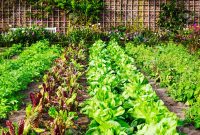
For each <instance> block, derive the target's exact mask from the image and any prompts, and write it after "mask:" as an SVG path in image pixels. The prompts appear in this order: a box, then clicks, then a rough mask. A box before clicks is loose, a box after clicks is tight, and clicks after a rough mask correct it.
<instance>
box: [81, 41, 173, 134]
mask: <svg viewBox="0 0 200 135" xmlns="http://www.w3.org/2000/svg"><path fill="white" fill-rule="evenodd" d="M133 63H134V60H133V59H132V58H130V57H129V56H128V55H126V54H125V52H124V50H123V49H122V48H121V47H120V46H119V45H118V43H117V42H115V41H114V40H112V41H110V43H109V44H108V46H107V47H106V45H105V43H103V42H102V41H97V42H96V43H95V44H94V45H93V46H92V47H91V48H90V61H89V67H88V72H87V78H88V84H89V88H88V90H89V92H90V95H91V96H92V97H91V98H90V99H89V100H87V101H85V102H84V104H82V106H84V108H83V109H82V112H84V113H85V114H87V115H88V116H89V118H90V119H91V120H92V121H91V124H90V128H89V130H88V131H87V134H92V135H100V134H109V135H114V134H121V135H124V134H134V133H137V132H138V131H139V130H141V132H140V131H139V132H140V133H142V132H143V131H150V130H151V129H150V128H152V125H155V126H157V127H155V128H154V129H155V130H154V129H153V131H151V132H152V133H155V134H158V135H160V133H163V134H165V133H167V132H168V131H166V129H167V128H169V129H170V131H169V133H170V134H176V117H175V116H174V114H172V113H170V112H169V111H168V110H167V108H166V107H165V106H164V105H163V103H162V101H160V100H158V97H157V96H156V94H155V92H153V90H152V88H151V87H150V85H148V84H147V80H146V79H145V78H144V76H143V75H142V74H141V73H140V72H138V71H137V69H136V67H135V66H134V65H133ZM168 117H169V119H170V120H171V121H167V122H166V123H164V122H160V121H162V120H164V119H166V118H168ZM164 121H165V120H164ZM170 122H171V123H175V124H174V125H173V126H171V127H166V128H165V125H166V124H168V125H170ZM139 132H138V134H139Z"/></svg>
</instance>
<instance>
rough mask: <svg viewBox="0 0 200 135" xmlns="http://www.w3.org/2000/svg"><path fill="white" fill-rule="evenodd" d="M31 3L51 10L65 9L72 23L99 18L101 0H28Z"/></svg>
mask: <svg viewBox="0 0 200 135" xmlns="http://www.w3.org/2000/svg"><path fill="white" fill-rule="evenodd" d="M29 2H30V3H31V4H32V5H35V6H37V7H38V6H40V5H42V4H41V3H43V6H42V7H40V8H42V9H44V10H45V11H48V12H52V10H53V9H54V8H60V9H62V10H65V11H66V13H67V14H68V16H69V19H70V20H71V23H73V24H88V23H93V22H96V21H98V20H99V18H100V13H101V11H102V9H103V0H29Z"/></svg>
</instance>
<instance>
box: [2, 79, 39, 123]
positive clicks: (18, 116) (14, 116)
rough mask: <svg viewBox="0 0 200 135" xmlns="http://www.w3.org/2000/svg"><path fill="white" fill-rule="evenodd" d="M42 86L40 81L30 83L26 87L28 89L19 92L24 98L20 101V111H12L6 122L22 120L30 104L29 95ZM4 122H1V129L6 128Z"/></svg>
mask: <svg viewBox="0 0 200 135" xmlns="http://www.w3.org/2000/svg"><path fill="white" fill-rule="evenodd" d="M41 84H42V82H41V81H39V82H32V83H30V84H29V85H28V88H27V89H26V90H24V91H21V92H20V94H22V95H23V96H24V99H23V100H22V103H21V107H20V110H18V111H12V112H11V113H10V115H9V116H8V119H7V120H10V121H11V122H13V123H14V122H16V123H17V122H19V121H20V120H23V119H24V118H25V116H26V110H25V109H26V106H27V105H28V104H29V103H30V102H31V99H30V96H29V95H30V93H34V92H38V91H39V86H40V85H41ZM5 124H6V120H3V121H2V122H1V124H0V126H2V127H6V125H5Z"/></svg>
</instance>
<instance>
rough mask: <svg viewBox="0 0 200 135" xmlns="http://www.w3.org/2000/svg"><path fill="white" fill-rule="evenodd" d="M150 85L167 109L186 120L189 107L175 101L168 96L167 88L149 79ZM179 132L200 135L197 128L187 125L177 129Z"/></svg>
mask: <svg viewBox="0 0 200 135" xmlns="http://www.w3.org/2000/svg"><path fill="white" fill-rule="evenodd" d="M148 81H149V84H151V86H152V87H153V90H154V91H155V92H156V94H157V95H158V96H159V97H160V99H161V100H162V101H163V102H164V104H165V105H166V106H167V108H168V109H169V110H170V111H171V112H174V113H175V114H176V115H177V116H178V117H179V118H180V120H185V117H186V116H185V112H186V110H187V109H188V107H189V106H187V105H185V104H183V103H181V102H176V101H174V100H173V99H172V98H171V97H170V96H169V95H168V94H167V89H166V88H161V87H160V86H159V84H158V83H156V81H155V80H153V79H149V78H148ZM177 131H178V132H179V133H184V134H188V135H200V130H197V129H195V127H194V126H193V125H192V124H185V125H183V126H181V127H177Z"/></svg>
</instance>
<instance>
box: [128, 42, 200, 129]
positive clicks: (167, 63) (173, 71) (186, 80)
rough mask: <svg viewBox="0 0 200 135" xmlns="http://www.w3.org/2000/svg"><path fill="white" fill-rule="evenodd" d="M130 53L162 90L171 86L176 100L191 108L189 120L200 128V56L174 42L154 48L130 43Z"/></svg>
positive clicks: (170, 91) (172, 94) (171, 91)
mask: <svg viewBox="0 0 200 135" xmlns="http://www.w3.org/2000/svg"><path fill="white" fill-rule="evenodd" d="M126 51H127V53H128V54H130V55H131V56H133V57H134V58H135V60H136V63H137V65H138V66H140V68H141V69H142V70H143V71H145V72H146V73H147V74H148V75H150V76H151V77H153V78H155V79H156V80H157V81H158V82H160V85H161V86H162V87H168V90H169V91H168V92H169V94H170V95H171V96H172V97H173V98H174V99H175V100H177V101H182V102H186V104H189V105H191V109H190V111H189V113H188V114H189V115H188V117H189V118H188V119H190V121H194V122H195V124H196V125H199V120H198V119H199V113H198V111H196V110H198V109H197V108H198V106H199V93H200V82H199V80H200V72H199V71H200V62H199V57H198V56H195V55H191V54H189V53H188V51H187V49H186V48H185V47H183V46H181V45H176V44H174V43H168V44H163V45H160V46H156V47H154V48H153V47H147V46H145V45H140V46H134V44H132V43H129V44H127V45H126ZM195 109H196V110H195ZM196 127H199V126H196Z"/></svg>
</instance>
